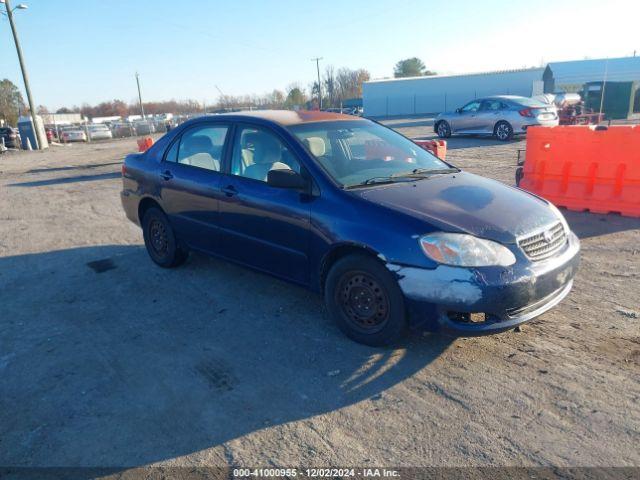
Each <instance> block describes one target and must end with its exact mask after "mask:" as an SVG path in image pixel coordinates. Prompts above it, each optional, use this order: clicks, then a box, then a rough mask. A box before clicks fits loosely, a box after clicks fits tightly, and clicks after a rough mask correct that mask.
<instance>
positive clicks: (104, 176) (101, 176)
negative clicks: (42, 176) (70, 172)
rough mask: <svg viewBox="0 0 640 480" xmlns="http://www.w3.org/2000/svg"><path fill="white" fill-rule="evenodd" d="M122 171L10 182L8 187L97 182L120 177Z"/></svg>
mask: <svg viewBox="0 0 640 480" xmlns="http://www.w3.org/2000/svg"><path fill="white" fill-rule="evenodd" d="M121 176H122V174H121V173H120V172H108V173H98V174H95V175H77V176H75V177H61V178H51V179H49V180H36V181H33V182H21V183H10V184H9V185H7V186H8V187H46V186H49V185H64V184H67V183H78V182H95V181H97V180H110V179H113V178H120V177H121Z"/></svg>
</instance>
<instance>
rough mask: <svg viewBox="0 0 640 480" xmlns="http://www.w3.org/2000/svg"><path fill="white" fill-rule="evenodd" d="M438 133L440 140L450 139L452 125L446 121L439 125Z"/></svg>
mask: <svg viewBox="0 0 640 480" xmlns="http://www.w3.org/2000/svg"><path fill="white" fill-rule="evenodd" d="M436 132H437V134H438V136H439V137H440V138H449V137H450V136H451V125H449V122H447V121H446V120H442V121H441V122H439V123H438V126H437V128H436Z"/></svg>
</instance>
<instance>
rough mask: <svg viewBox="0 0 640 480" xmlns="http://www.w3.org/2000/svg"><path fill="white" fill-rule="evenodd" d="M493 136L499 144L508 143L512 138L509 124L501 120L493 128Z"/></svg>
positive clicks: (511, 128)
mask: <svg viewBox="0 0 640 480" xmlns="http://www.w3.org/2000/svg"><path fill="white" fill-rule="evenodd" d="M493 136H494V137H496V138H497V139H498V140H500V141H501V142H508V141H509V140H511V139H512V138H513V127H512V126H511V124H510V123H509V122H505V121H504V120H501V121H499V122H498V123H496V126H495V127H493Z"/></svg>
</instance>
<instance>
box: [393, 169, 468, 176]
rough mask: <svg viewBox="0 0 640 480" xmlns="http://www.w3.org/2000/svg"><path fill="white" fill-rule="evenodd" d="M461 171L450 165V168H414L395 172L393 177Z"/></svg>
mask: <svg viewBox="0 0 640 480" xmlns="http://www.w3.org/2000/svg"><path fill="white" fill-rule="evenodd" d="M459 171H460V169H459V168H455V167H448V168H414V169H413V170H411V171H410V172H401V173H394V174H393V175H392V177H394V178H397V177H411V176H414V175H417V176H422V175H442V174H446V173H458V172H459Z"/></svg>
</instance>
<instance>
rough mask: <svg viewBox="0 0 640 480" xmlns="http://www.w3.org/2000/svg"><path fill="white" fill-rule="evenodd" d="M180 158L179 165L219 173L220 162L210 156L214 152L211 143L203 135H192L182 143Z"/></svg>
mask: <svg viewBox="0 0 640 480" xmlns="http://www.w3.org/2000/svg"><path fill="white" fill-rule="evenodd" d="M182 148H184V155H182V153H183V152H180V153H181V155H180V157H182V158H181V159H180V160H179V163H184V164H187V165H192V166H194V167H200V168H206V169H207V170H215V171H220V161H219V160H216V159H215V158H213V156H212V155H211V154H212V153H213V151H214V148H213V142H211V139H210V138H209V137H207V136H205V135H194V136H193V137H191V138H189V139H188V140H187V141H185V142H184V143H183V147H182Z"/></svg>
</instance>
